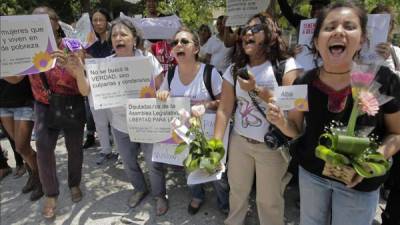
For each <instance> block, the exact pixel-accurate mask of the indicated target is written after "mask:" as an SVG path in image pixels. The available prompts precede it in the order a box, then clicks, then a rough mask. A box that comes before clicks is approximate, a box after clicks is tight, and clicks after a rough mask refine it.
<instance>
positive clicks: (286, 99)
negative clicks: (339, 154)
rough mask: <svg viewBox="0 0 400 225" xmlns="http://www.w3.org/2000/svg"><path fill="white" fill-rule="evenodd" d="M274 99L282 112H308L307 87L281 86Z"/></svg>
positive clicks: (275, 92)
mask: <svg viewBox="0 0 400 225" xmlns="http://www.w3.org/2000/svg"><path fill="white" fill-rule="evenodd" d="M274 97H275V99H276V104H277V105H278V106H279V107H280V108H281V109H282V110H293V109H294V110H297V111H308V100H307V85H291V86H279V87H277V88H276V89H275V90H274Z"/></svg>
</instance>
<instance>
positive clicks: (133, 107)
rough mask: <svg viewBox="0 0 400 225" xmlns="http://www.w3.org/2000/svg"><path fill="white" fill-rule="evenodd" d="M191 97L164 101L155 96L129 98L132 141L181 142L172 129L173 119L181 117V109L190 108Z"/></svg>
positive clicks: (128, 119) (127, 114)
mask: <svg viewBox="0 0 400 225" xmlns="http://www.w3.org/2000/svg"><path fill="white" fill-rule="evenodd" d="M189 108H190V99H189V98H182V97H181V98H168V100H167V101H165V102H162V101H159V100H157V99H155V98H136V99H128V102H127V109H126V110H127V111H126V118H127V123H128V133H129V137H130V140H131V141H132V142H141V143H157V142H164V143H171V144H172V143H179V142H177V141H176V140H177V139H176V138H175V139H174V134H173V132H172V131H171V124H170V122H171V120H172V119H174V118H176V117H179V113H178V111H179V110H180V109H185V110H189Z"/></svg>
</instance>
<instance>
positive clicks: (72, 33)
mask: <svg viewBox="0 0 400 225" xmlns="http://www.w3.org/2000/svg"><path fill="white" fill-rule="evenodd" d="M59 24H60V26H61V29H62V30H63V31H64V33H65V35H66V37H67V38H73V39H77V40H79V41H80V42H81V44H82V46H83V47H84V48H85V49H86V48H89V47H90V46H91V45H92V44H93V43H94V42H96V40H97V37H96V34H95V32H94V30H93V27H92V22H91V21H90V17H89V13H83V14H82V16H81V18H80V19H79V20H78V22H76V24H75V28H74V27H72V26H71V25H69V24H66V23H64V22H61V21H60V22H59Z"/></svg>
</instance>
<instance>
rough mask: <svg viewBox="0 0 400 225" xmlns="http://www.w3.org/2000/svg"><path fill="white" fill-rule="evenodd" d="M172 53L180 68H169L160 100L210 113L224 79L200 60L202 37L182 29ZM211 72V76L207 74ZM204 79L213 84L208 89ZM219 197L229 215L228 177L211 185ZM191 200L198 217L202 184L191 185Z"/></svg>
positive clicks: (189, 206)
mask: <svg viewBox="0 0 400 225" xmlns="http://www.w3.org/2000/svg"><path fill="white" fill-rule="evenodd" d="M171 45H172V47H173V48H172V54H173V55H174V57H175V59H176V61H177V62H178V66H177V67H175V68H173V69H170V71H169V72H168V76H167V79H164V81H163V83H162V84H161V87H160V90H159V91H158V92H157V98H158V99H160V100H162V101H166V100H167V98H168V97H170V96H171V97H189V98H190V100H191V105H204V108H205V109H206V110H207V111H208V110H214V111H215V109H216V108H217V106H218V103H219V99H220V93H221V83H222V78H221V75H220V74H219V73H218V71H217V70H216V69H215V68H214V67H212V66H211V65H206V64H204V63H201V62H200V61H199V51H200V38H199V36H198V34H197V33H195V32H194V31H191V30H189V29H187V28H181V29H180V30H178V32H177V33H176V34H175V36H174V39H173V41H172V44H171ZM207 73H208V74H207ZM205 76H209V78H208V80H209V81H210V82H211V85H210V86H209V87H207V84H206V81H205V78H204V77H205ZM212 183H213V186H214V189H215V191H216V193H217V197H218V207H219V208H220V210H221V211H222V212H223V213H227V212H228V210H229V207H228V184H227V181H226V179H225V178H222V179H221V180H219V181H214V182H212ZM189 189H190V192H191V194H192V200H191V202H190V203H189V205H188V212H189V213H190V214H196V213H197V212H198V211H199V209H200V207H201V205H202V204H203V202H204V200H205V193H204V190H203V185H190V186H189Z"/></svg>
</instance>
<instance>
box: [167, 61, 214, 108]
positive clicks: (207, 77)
mask: <svg viewBox="0 0 400 225" xmlns="http://www.w3.org/2000/svg"><path fill="white" fill-rule="evenodd" d="M175 68H176V65H174V66H173V67H171V68H170V69H168V74H167V79H168V89H169V90H171V82H172V78H174V74H175ZM213 68H214V66H213V65H210V64H206V65H205V68H204V72H203V81H204V84H205V85H206V89H207V91H208V94H209V95H210V96H211V99H212V100H213V101H214V100H215V95H214V93H213V90H212V86H211V80H212V78H211V76H212V70H213ZM218 73H219V72H218ZM220 75H221V74H220Z"/></svg>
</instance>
